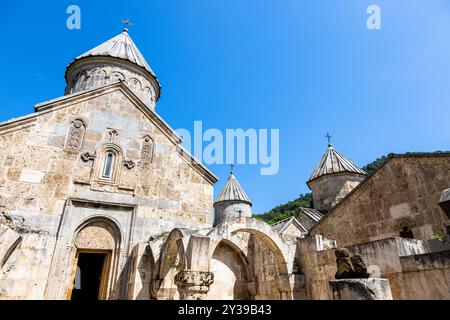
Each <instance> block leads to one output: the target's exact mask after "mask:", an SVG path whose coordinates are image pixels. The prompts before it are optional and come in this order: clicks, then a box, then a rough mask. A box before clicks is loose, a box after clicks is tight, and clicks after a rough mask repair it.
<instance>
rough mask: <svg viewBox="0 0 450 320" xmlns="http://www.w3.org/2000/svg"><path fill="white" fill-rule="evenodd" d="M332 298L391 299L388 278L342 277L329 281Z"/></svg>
mask: <svg viewBox="0 0 450 320" xmlns="http://www.w3.org/2000/svg"><path fill="white" fill-rule="evenodd" d="M330 286H331V290H332V294H333V299H334V300H392V293H391V287H390V285H389V280H388V279H381V278H369V279H342V280H332V281H330Z"/></svg>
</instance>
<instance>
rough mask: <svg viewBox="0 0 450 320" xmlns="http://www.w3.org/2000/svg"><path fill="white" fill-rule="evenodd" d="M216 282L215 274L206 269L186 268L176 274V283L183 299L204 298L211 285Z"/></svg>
mask: <svg viewBox="0 0 450 320" xmlns="http://www.w3.org/2000/svg"><path fill="white" fill-rule="evenodd" d="M213 282H214V274H213V273H212V272H205V271H191V270H184V271H181V272H180V273H178V274H177V275H176V276H175V284H176V285H177V287H178V291H179V292H180V299H181V300H204V299H206V294H207V293H208V291H209V286H210V285H211V284H212V283H213Z"/></svg>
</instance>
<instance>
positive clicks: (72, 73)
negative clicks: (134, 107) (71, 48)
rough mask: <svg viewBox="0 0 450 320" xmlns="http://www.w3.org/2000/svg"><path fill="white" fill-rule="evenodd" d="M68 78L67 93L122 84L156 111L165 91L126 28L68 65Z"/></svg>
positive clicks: (66, 76) (66, 75)
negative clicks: (157, 103)
mask: <svg viewBox="0 0 450 320" xmlns="http://www.w3.org/2000/svg"><path fill="white" fill-rule="evenodd" d="M65 78H66V82H67V86H66V90H65V93H66V94H72V93H76V92H80V91H87V90H92V89H96V88H98V87H101V86H104V85H108V84H112V83H116V82H119V81H121V82H123V83H124V84H125V85H126V86H127V87H128V88H129V89H131V91H133V93H134V94H135V95H136V96H137V97H139V98H140V99H141V101H142V102H144V103H145V104H146V105H147V106H148V107H149V108H150V109H153V110H154V109H155V108H156V101H157V100H158V99H159V96H160V91H161V86H160V84H159V81H158V79H157V78H156V75H155V73H154V72H153V70H152V69H151V68H150V65H149V64H148V62H147V61H146V60H145V58H144V56H143V55H142V53H141V52H140V51H139V49H138V48H137V47H136V45H135V44H134V42H133V40H131V37H130V36H129V34H128V30H126V29H125V30H124V31H123V32H122V33H120V34H118V35H117V36H115V37H114V38H112V39H110V40H108V41H106V42H104V43H102V44H101V45H99V46H97V47H95V48H94V49H91V50H89V51H87V52H85V53H83V54H82V55H80V56H78V57H76V58H75V59H74V60H73V61H72V62H71V63H70V64H69V65H68V66H67V69H66V74H65Z"/></svg>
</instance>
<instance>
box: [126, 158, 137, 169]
mask: <svg viewBox="0 0 450 320" xmlns="http://www.w3.org/2000/svg"><path fill="white" fill-rule="evenodd" d="M123 164H124V165H125V167H126V168H127V169H129V170H131V169H133V168H134V167H135V166H136V163H135V162H134V161H133V160H126V161H124V163H123Z"/></svg>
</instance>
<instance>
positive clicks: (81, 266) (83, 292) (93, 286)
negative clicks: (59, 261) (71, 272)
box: [71, 252, 109, 300]
mask: <svg viewBox="0 0 450 320" xmlns="http://www.w3.org/2000/svg"><path fill="white" fill-rule="evenodd" d="M108 256H109V255H108V253H97V252H95V253H93V252H79V253H78V262H77V270H76V275H75V280H74V283H73V287H72V296H71V300H100V299H103V298H104V297H103V291H104V286H105V281H106V280H107V272H106V269H107V263H108Z"/></svg>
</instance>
